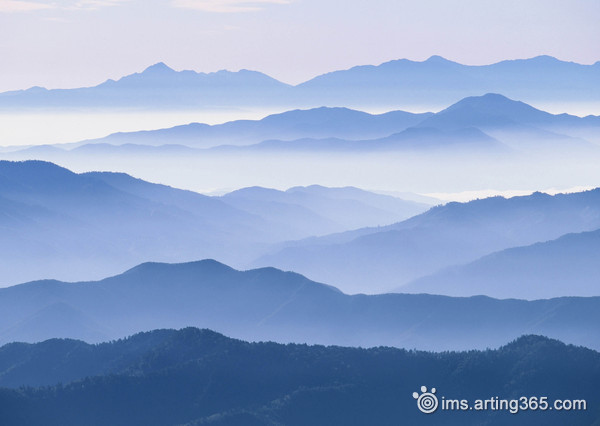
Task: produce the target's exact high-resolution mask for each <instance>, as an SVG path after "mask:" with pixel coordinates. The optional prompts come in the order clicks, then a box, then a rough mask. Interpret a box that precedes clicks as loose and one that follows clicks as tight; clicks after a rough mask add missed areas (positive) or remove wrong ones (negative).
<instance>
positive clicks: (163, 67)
mask: <svg viewBox="0 0 600 426" xmlns="http://www.w3.org/2000/svg"><path fill="white" fill-rule="evenodd" d="M166 72H175V70H174V69H173V68H171V67H169V66H168V65H167V64H165V63H164V62H158V63H156V64H154V65H150V66H149V67H148V68H146V69H145V70H144V71H143V73H144V74H145V73H166Z"/></svg>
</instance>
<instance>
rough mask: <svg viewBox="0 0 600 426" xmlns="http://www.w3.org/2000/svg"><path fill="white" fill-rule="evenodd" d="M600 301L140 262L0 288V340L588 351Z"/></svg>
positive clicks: (212, 264)
mask: <svg viewBox="0 0 600 426" xmlns="http://www.w3.org/2000/svg"><path fill="white" fill-rule="evenodd" d="M598 321H600V297H589V298H577V297H566V298H555V299H549V300H535V301H523V300H515V299H508V300H498V299H492V298H489V297H484V296H478V297H470V298H452V297H447V296H434V295H424V294H421V295H413V294H380V295H373V296H367V295H361V294H359V295H347V294H344V293H342V292H340V291H339V290H338V289H336V288H334V287H331V286H328V285H324V284H319V283H316V282H313V281H310V280H308V279H306V278H305V277H303V276H301V275H298V274H296V273H292V272H283V271H280V270H277V269H274V268H261V269H255V270H249V271H237V270H234V269H232V268H230V267H228V266H225V265H223V264H221V263H218V262H216V261H213V260H204V261H199V262H190V263H184V264H161V263H145V264H142V265H139V266H137V267H135V268H133V269H130V270H128V271H126V272H125V273H123V274H120V275H116V276H114V277H111V278H106V279H104V280H101V281H96V282H79V283H65V282H59V281H52V280H44V281H35V282H30V283H26V284H21V285H17V286H13V287H7V288H3V289H0V342H2V343H8V342H13V341H26V342H38V341H43V340H45V339H48V338H52V337H61V338H76V339H83V340H85V341H87V342H91V343H96V342H101V341H106V340H112V339H118V338H122V337H125V336H128V335H130V334H133V333H136V332H139V331H146V330H152V329H155V328H181V327H186V326H196V327H203V328H210V329H213V330H216V331H219V332H222V333H225V334H227V335H230V336H233V337H237V338H242V339H246V340H251V341H255V340H269V341H277V342H282V343H287V342H305V343H318V344H326V345H332V344H335V345H344V346H361V347H371V346H380V345H385V346H396V347H405V348H418V349H424V350H436V351H441V350H466V349H473V348H478V349H485V348H488V347H498V346H500V345H502V344H503V343H504V342H506V341H509V340H512V339H515V338H517V337H519V336H520V335H522V334H531V333H534V334H541V335H545V336H549V337H552V338H557V339H560V340H563V341H565V342H568V343H574V344H578V345H584V346H587V347H590V348H593V349H599V348H600V346H598V342H600V335H599V330H598V327H597V326H596V324H597V323H598Z"/></svg>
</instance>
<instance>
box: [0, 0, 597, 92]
mask: <svg viewBox="0 0 600 426" xmlns="http://www.w3.org/2000/svg"><path fill="white" fill-rule="evenodd" d="M598 22H600V1H598V0H370V1H365V0H335V1H334V0H256V1H253V0H54V1H40V0H27V1H24V0H23V1H22V0H0V58H1V59H0V91H5V90H14V89H23V88H28V87H31V86H35V85H39V86H44V87H48V88H56V87H65V88H67V87H80V86H89V85H95V84H98V83H100V82H102V81H104V80H106V79H108V78H119V77H121V76H123V75H126V74H130V73H133V72H138V71H141V70H143V69H144V68H146V67H147V66H149V65H151V64H153V63H156V62H160V61H163V62H165V63H167V64H168V65H169V66H171V67H172V68H174V69H177V70H181V69H193V70H196V71H203V72H211V71H217V70H219V69H229V70H233V71H235V70H239V69H241V68H246V69H253V70H257V71H262V72H265V73H267V74H269V75H271V76H272V77H275V78H277V79H280V80H282V81H284V82H287V83H292V84H296V83H299V82H301V81H304V80H307V79H309V78H311V77H314V76H316V75H318V74H321V73H324V72H328V71H333V70H337V69H345V68H349V67H351V66H354V65H361V64H379V63H381V62H385V61H389V60H392V59H399V58H408V59H412V60H424V59H426V58H428V57H429V56H431V55H434V54H437V55H441V56H444V57H446V58H448V59H451V60H454V61H457V62H461V63H466V64H473V65H481V64H488V63H493V62H497V61H500V60H503V59H516V58H528V57H533V56H537V55H541V54H547V55H552V56H555V57H557V58H559V59H562V60H568V61H575V62H579V63H584V64H591V63H594V62H596V61H598V60H600V25H598Z"/></svg>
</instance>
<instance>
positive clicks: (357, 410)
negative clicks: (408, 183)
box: [0, 328, 600, 426]
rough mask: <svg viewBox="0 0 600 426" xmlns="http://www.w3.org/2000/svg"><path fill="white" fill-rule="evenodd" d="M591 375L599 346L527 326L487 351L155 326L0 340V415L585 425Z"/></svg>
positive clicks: (126, 420) (104, 420)
mask: <svg viewBox="0 0 600 426" xmlns="http://www.w3.org/2000/svg"><path fill="white" fill-rule="evenodd" d="M599 380H600V354H599V353H598V352H595V351H592V350H589V349H585V348H581V347H575V346H567V345H564V344H563V343H561V342H559V341H556V340H550V339H547V338H543V337H539V336H532V335H530V336H524V337H521V338H519V339H517V340H516V341H514V342H512V343H510V344H508V345H506V346H503V347H501V348H500V349H497V350H487V351H470V352H445V353H430V352H416V351H406V350H401V349H393V348H385V347H378V348H371V349H360V348H343V347H333V346H331V347H324V346H307V345H296V344H288V345H281V344H275V343H247V342H243V341H240V340H233V339H230V338H227V337H225V336H223V335H220V334H217V333H215V332H212V331H209V330H199V329H195V328H186V329H182V330H180V331H174V330H156V331H152V332H147V333H140V334H137V335H134V336H132V337H130V338H128V339H124V340H119V341H113V342H110V343H103V344H99V345H88V344H86V343H83V342H80V341H74V340H59V339H54V340H49V341H46V342H43V343H38V344H34V345H31V344H23V343H13V344H9V345H6V346H4V347H2V348H0V386H2V389H1V390H0V424H2V425H11V426H19V425H27V426H35V425H44V426H52V425H61V426H64V425H89V426H93V425H103V426H104V425H114V426H117V425H202V424H210V425H244V426H248V425H388V424H389V425H398V424H412V425H418V424H428V425H429V424H451V425H454V424H456V425H459V424H460V425H470V424H486V425H488V424H489V425H495V424H498V425H500V424H508V423H507V422H510V424H523V425H525V424H544V425H552V424H556V425H564V424H570V425H590V424H597V422H598V421H599V420H600V390H599V389H598V388H597V383H598V381H599ZM20 385H27V386H31V387H21V388H18V387H19V386H20ZM422 385H427V386H429V387H430V388H431V387H436V389H437V395H438V397H439V398H440V399H441V398H442V397H445V398H448V399H450V398H458V399H470V400H473V401H474V400H476V399H485V398H490V397H496V396H498V397H499V398H506V399H511V398H518V397H520V396H547V397H548V399H549V400H550V401H554V399H557V398H561V399H585V400H586V401H587V410H585V411H571V412H561V413H559V412H557V411H554V412H551V411H547V412H539V411H538V412H521V413H519V414H509V413H500V412H493V411H479V412H475V411H469V412H450V411H443V410H438V411H437V412H435V413H434V414H430V415H426V414H423V413H421V412H420V411H418V409H417V406H416V401H415V400H414V399H413V397H412V393H413V392H415V391H418V390H419V389H420V387H421V386H422ZM38 386H44V387H38ZM11 388H12V389H11Z"/></svg>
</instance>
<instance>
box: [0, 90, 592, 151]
mask: <svg viewBox="0 0 600 426" xmlns="http://www.w3.org/2000/svg"><path fill="white" fill-rule="evenodd" d="M598 142H600V117H597V116H588V117H583V118H582V117H577V116H573V115H568V114H550V113H547V112H545V111H541V110H539V109H536V108H534V107H532V106H530V105H527V104H525V103H523V102H520V101H515V100H512V99H509V98H507V97H505V96H503V95H500V94H494V93H488V94H486V95H483V96H474V97H468V98H464V99H462V100H460V101H459V102H456V103H454V104H452V105H451V106H449V107H448V108H446V109H443V110H442V111H440V112H438V113H435V114H433V113H422V114H413V113H409V112H405V111H391V112H388V113H385V114H379V115H374V114H368V113H365V112H361V111H356V110H351V109H347V108H326V107H320V108H315V109H309V110H293V111H287V112H284V113H280V114H273V115H269V116H267V117H265V118H263V119H261V120H237V121H231V122H227V123H224V124H219V125H212V126H211V125H208V124H203V123H191V124H187V125H183V126H176V127H173V128H167V129H158V130H145V131H139V132H129V133H115V134H112V135H109V136H107V137H104V138H101V139H95V140H85V141H81V142H77V143H72V144H59V145H55V146H37V147H29V148H25V149H23V148H13V151H17V152H12V153H11V152H8V153H4V154H3V155H4V157H5V158H10V157H11V155H12V156H13V157H15V156H17V157H18V158H20V157H19V156H21V157H22V156H23V155H25V156H27V155H29V156H38V158H48V159H50V160H52V159H53V157H56V158H61V157H65V156H66V155H71V156H75V155H79V156H83V155H94V156H98V155H128V154H135V155H139V154H147V155H165V156H172V155H183V156H189V155H194V154H195V155H216V154H224V155H227V154H233V155H237V154H244V153H251V152H258V153H264V152H265V151H276V152H288V151H296V152H297V151H302V152H308V153H311V152H314V153H319V152H323V151H333V152H350V153H352V152H381V151H399V152H406V151H416V152H426V153H428V152H432V151H433V152H435V151H439V152H443V153H445V154H452V153H456V154H458V153H461V152H462V153H465V154H469V155H470V154H477V153H484V154H493V155H496V156H497V155H499V154H502V153H508V152H513V151H514V152H525V153H534V154H536V155H540V154H542V155H543V154H546V155H564V154H565V153H567V154H569V155H573V154H574V153H584V154H595V155H597V154H598V150H599V148H598V145H597V143H598ZM209 148H211V149H210V150H209V151H207V149H209ZM65 151H68V152H65Z"/></svg>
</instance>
